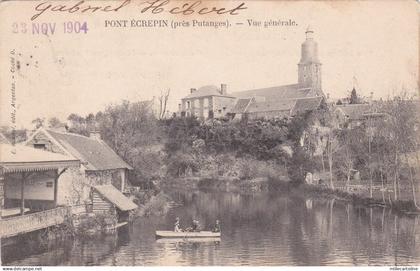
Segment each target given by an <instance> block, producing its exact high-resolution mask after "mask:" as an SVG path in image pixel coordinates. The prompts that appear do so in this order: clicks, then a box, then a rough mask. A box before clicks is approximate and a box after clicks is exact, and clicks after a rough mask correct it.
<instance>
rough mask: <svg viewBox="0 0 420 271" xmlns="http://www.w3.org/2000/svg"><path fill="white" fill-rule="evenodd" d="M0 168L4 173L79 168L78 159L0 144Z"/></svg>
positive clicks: (24, 147)
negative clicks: (2, 168)
mask: <svg viewBox="0 0 420 271" xmlns="http://www.w3.org/2000/svg"><path fill="white" fill-rule="evenodd" d="M0 153H1V156H0V166H1V167H4V169H5V171H6V172H23V171H40V170H48V169H58V168H64V167H72V166H73V167H79V166H80V161H79V160H78V159H75V158H72V157H68V156H65V155H62V154H59V153H53V152H48V151H44V150H38V149H34V148H31V147H27V146H23V145H15V146H13V145H10V144H0Z"/></svg>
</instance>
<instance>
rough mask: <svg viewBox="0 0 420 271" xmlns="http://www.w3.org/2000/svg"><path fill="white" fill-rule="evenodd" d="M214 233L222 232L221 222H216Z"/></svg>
mask: <svg viewBox="0 0 420 271" xmlns="http://www.w3.org/2000/svg"><path fill="white" fill-rule="evenodd" d="M213 232H220V221H219V220H216V224H215V225H214V228H213Z"/></svg>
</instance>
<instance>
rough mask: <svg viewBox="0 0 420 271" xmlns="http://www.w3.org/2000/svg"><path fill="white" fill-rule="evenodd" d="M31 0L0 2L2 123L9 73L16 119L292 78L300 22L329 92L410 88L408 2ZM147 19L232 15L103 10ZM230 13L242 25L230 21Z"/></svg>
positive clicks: (412, 34)
mask: <svg viewBox="0 0 420 271" xmlns="http://www.w3.org/2000/svg"><path fill="white" fill-rule="evenodd" d="M133 1H134V0H133ZM76 2H77V1H72V3H76ZM108 2H111V1H108ZM38 3H40V2H36V1H20V2H17V1H16V2H15V1H11V2H4V3H2V4H0V17H1V18H2V20H0V33H1V34H0V36H1V37H2V38H1V39H0V60H1V67H0V124H1V125H10V124H11V122H12V118H11V114H10V113H11V105H10V104H11V102H10V101H11V99H12V90H11V89H12V87H11V83H12V80H15V82H16V86H15V93H14V95H15V98H16V104H17V112H16V126H17V128H21V127H26V128H31V124H30V123H31V120H33V119H35V118H37V117H45V118H50V117H52V116H56V117H58V118H60V119H61V120H65V119H66V118H67V116H68V115H69V114H70V113H77V114H80V115H82V116H85V115H87V114H89V113H96V112H98V111H100V110H104V109H105V108H106V106H108V105H110V104H118V103H120V102H121V101H122V100H124V99H127V100H129V101H132V102H136V101H140V100H146V99H151V98H152V97H153V96H159V95H160V93H161V92H162V91H164V90H166V89H170V94H171V95H170V108H169V109H170V110H171V111H176V110H177V104H178V103H179V102H180V99H181V98H182V97H183V96H186V95H188V93H189V89H190V88H199V87H200V86H204V85H209V84H211V85H220V84H221V83H224V84H227V89H228V93H229V92H235V91H241V90H248V89H253V88H262V87H270V86H276V85H283V84H293V83H296V82H297V63H298V62H299V59H300V46H301V43H302V42H303V41H304V40H305V29H306V28H307V26H308V25H311V26H312V28H313V30H314V31H315V33H314V38H315V40H316V41H317V42H318V50H319V58H320V60H321V62H322V64H323V65H322V81H323V91H324V93H326V94H327V93H328V94H329V95H330V97H333V98H339V97H344V96H347V95H348V94H349V91H350V90H351V89H352V88H353V86H356V89H357V91H358V93H359V94H361V95H365V96H370V95H371V94H370V93H371V92H373V96H374V98H380V97H383V98H386V97H389V96H392V95H395V94H396V93H398V92H400V91H402V90H404V89H405V90H408V91H410V92H415V91H416V90H417V82H418V70H419V67H418V63H419V61H418V52H419V47H418V43H419V41H418V31H419V30H418V25H419V24H418V18H419V17H418V6H417V5H416V3H415V1H338V2H335V1H316V2H315V1H280V2H275V1H246V2H245V3H246V6H247V7H248V9H247V10H245V11H242V12H240V15H238V16H230V17H228V16H204V17H199V18H198V17H194V15H193V16H188V17H181V16H177V17H174V15H169V14H166V15H162V14H159V15H153V16H152V15H145V14H141V13H139V9H138V7H137V6H136V3H134V4H133V5H132V6H130V8H127V9H124V10H121V11H120V12H118V13H107V14H99V13H98V14H95V15H94V16H92V15H88V14H67V15H65V16H64V15H63V14H43V15H42V16H40V18H38V19H37V20H36V21H34V22H32V21H30V17H31V16H32V15H33V14H34V6H35V5H36V4H38ZM53 3H54V2H53ZM56 3H59V2H56ZM92 3H95V2H92ZM97 3H100V2H97ZM175 3H177V2H176V1H175ZM240 3H241V2H235V1H226V2H225V1H216V2H206V5H218V6H234V5H235V4H236V5H237V4H240ZM151 18H152V19H167V20H178V21H180V20H193V19H198V20H208V21H214V20H219V21H225V20H226V19H228V20H229V22H230V23H232V24H233V26H232V27H230V28H228V29H224V28H223V29H220V28H219V29H214V28H192V27H190V28H178V29H170V28H130V27H128V28H105V27H104V22H105V20H112V19H114V20H122V19H126V20H131V19H136V20H140V19H151ZM247 19H253V20H258V21H262V22H264V21H267V20H270V19H271V20H278V19H281V20H289V19H291V20H294V21H295V22H296V23H297V26H283V27H272V28H264V27H262V28H258V27H249V26H247ZM67 21H78V22H82V23H83V22H87V26H88V32H87V33H86V34H85V33H78V34H74V33H72V34H69V33H63V23H64V22H67ZM236 22H243V23H244V24H243V25H241V26H237V25H235V23H236ZM14 23H18V24H19V25H22V24H26V27H27V28H28V31H27V32H26V33H21V32H22V28H18V31H20V33H13V30H15V29H16V28H14V27H15V25H13V24H14ZM32 23H49V24H55V25H56V32H55V33H54V34H49V35H42V34H32ZM12 50H15V52H16V54H15V56H14V58H15V60H16V61H17V60H18V61H19V62H20V63H21V65H20V69H19V70H18V71H16V73H15V74H14V75H16V77H15V78H14V79H12V77H11V76H12V73H11V72H10V68H11V65H12V64H11V60H10V51H12Z"/></svg>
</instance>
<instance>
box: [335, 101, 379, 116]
mask: <svg viewBox="0 0 420 271" xmlns="http://www.w3.org/2000/svg"><path fill="white" fill-rule="evenodd" d="M337 109H338V110H341V111H342V112H343V113H344V114H345V115H346V116H347V117H348V119H349V120H361V119H363V118H364V117H363V114H364V113H366V112H369V111H370V109H371V106H370V105H369V104H346V105H337Z"/></svg>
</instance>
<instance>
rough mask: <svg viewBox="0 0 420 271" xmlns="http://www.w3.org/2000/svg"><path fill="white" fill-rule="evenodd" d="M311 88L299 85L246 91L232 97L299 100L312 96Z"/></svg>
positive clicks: (236, 93) (235, 93)
mask: <svg viewBox="0 0 420 271" xmlns="http://www.w3.org/2000/svg"><path fill="white" fill-rule="evenodd" d="M310 93H311V89H310V88H301V87H300V86H299V84H292V85H283V86H275V87H269V88H259V89H251V90H245V91H239V92H234V93H232V95H234V96H236V97H238V98H245V97H255V96H260V97H265V98H266V100H268V99H297V98H304V97H307V96H308V95H310Z"/></svg>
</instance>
